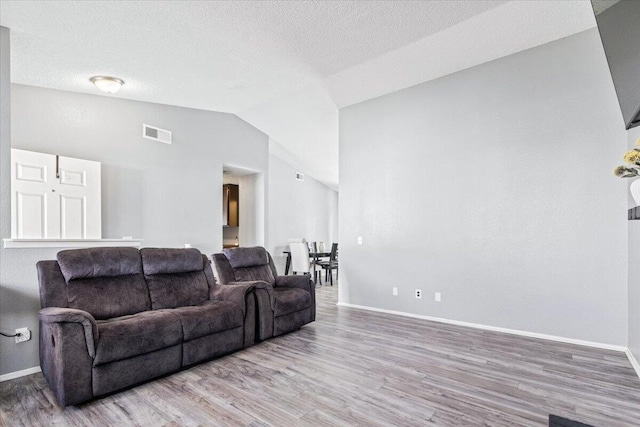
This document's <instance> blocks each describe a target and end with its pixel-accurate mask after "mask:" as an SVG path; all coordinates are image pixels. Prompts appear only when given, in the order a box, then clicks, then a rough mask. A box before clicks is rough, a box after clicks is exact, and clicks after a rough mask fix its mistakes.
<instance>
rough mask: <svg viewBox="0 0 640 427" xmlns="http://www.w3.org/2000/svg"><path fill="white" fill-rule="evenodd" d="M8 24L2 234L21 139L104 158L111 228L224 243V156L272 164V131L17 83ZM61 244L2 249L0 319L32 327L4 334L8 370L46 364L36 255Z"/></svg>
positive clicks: (33, 146) (154, 242)
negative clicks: (17, 335) (156, 136)
mask: <svg viewBox="0 0 640 427" xmlns="http://www.w3.org/2000/svg"><path fill="white" fill-rule="evenodd" d="M7 33H8V31H5V29H3V30H2V49H1V54H2V70H3V72H2V86H1V87H2V96H1V97H0V98H1V100H2V101H1V102H2V104H1V105H2V134H1V137H2V139H1V150H2V151H1V155H0V158H1V162H2V164H1V169H0V173H1V175H2V176H1V178H2V179H1V184H2V189H1V190H2V194H1V195H2V202H1V206H0V210H1V214H2V217H1V224H0V226H1V231H2V238H8V237H10V217H9V216H10V173H9V152H10V151H9V150H10V147H11V140H13V147H15V148H21V149H25V150H32V151H41V152H46V153H52V154H59V155H64V156H70V157H77V158H82V159H89V160H96V161H100V162H102V197H103V200H102V225H103V234H102V236H103V238H122V237H123V236H133V237H134V238H142V239H144V242H143V246H147V247H149V246H155V247H182V246H183V245H184V243H190V244H191V245H192V246H193V247H196V248H198V249H200V250H201V251H202V252H203V253H205V254H207V255H210V254H212V253H214V252H218V251H219V250H220V249H221V248H222V227H221V224H222V176H223V175H222V164H223V163H226V164H234V165H238V166H243V167H246V168H249V169H252V170H255V171H262V172H264V173H267V168H268V167H269V158H268V149H269V145H268V137H267V136H266V135H265V134H263V133H262V132H260V131H258V130H257V129H255V128H254V127H252V126H250V125H249V124H247V123H246V122H244V121H243V120H241V119H239V118H238V117H236V116H234V115H231V114H225V113H217V112H210V111H202V110H195V109H188V108H181V107H173V106H167V105H160V104H151V103H145V102H138V101H129V100H124V99H118V98H113V97H107V96H98V95H96V96H94V95H86V94H78V93H71V92H63V91H56V90H50V89H42V88H36V87H30V86H21V85H12V86H11V88H10V87H9V80H8V73H7V71H8V42H7V41H6V39H5V37H6V38H8V34H7ZM9 90H11V116H10V112H9V96H8V94H9ZM123 90H124V89H123ZM10 117H11V118H10ZM9 121H11V136H10V133H9ZM143 123H147V124H150V125H154V126H157V127H160V128H163V129H168V130H171V131H172V132H173V144H172V145H166V144H162V143H158V142H154V141H151V140H147V139H143V138H142V124H143ZM57 251H58V250H56V249H2V250H0V256H1V258H0V262H1V267H2V269H1V272H0V281H1V285H0V292H1V294H0V304H1V305H0V309H1V310H0V326H1V327H2V330H3V331H7V332H11V331H13V330H15V328H18V327H23V326H27V327H29V328H30V329H31V330H32V331H33V335H32V339H31V341H29V342H26V343H23V344H15V343H14V342H13V340H12V339H9V338H2V339H1V340H0V354H1V355H2V357H1V358H0V374H6V373H10V372H15V371H19V370H22V369H26V368H31V367H34V366H38V365H39V361H38V335H37V331H38V323H37V312H38V310H39V308H40V303H39V296H38V282H37V276H36V270H35V264H36V262H37V261H39V260H41V259H54V258H55V254H56V253H57Z"/></svg>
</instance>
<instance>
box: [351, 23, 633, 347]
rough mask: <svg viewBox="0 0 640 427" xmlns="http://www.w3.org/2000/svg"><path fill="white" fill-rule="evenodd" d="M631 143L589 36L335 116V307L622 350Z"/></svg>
mask: <svg viewBox="0 0 640 427" xmlns="http://www.w3.org/2000/svg"><path fill="white" fill-rule="evenodd" d="M434 60H437V59H434ZM625 147H626V132H625V131H624V126H623V123H622V117H621V114H620V110H619V107H618V104H617V100H616V95H615V92H614V88H613V84H612V82H611V76H610V74H609V70H608V67H607V63H606V60H605V56H604V53H603V50H602V45H601V43H600V40H599V37H598V32H597V30H596V29H593V30H589V31H586V32H584V33H580V34H577V35H575V36H572V37H568V38H566V39H562V40H559V41H556V42H553V43H549V44H547V45H543V46H540V47H537V48H534V49H531V50H528V51H525V52H521V53H518V54H515V55H512V56H509V57H506V58H503V59H500V60H496V61H493V62H490V63H487V64H483V65H480V66H477V67H474V68H471V69H468V70H464V71H461V72H459V73H456V74H453V75H449V76H446V77H443V78H440V79H438V80H435V81H431V82H427V83H424V84H421V85H418V86H415V87H412V88H408V89H406V90H402V91H399V92H396V93H393V94H390V95H386V96H383V97H380V98H377V99H374V100H370V101H366V102H363V103H360V104H357V105H354V106H351V107H348V108H344V109H342V110H341V111H340V206H339V209H340V214H339V218H340V246H341V251H340V262H341V265H340V278H341V286H340V289H339V292H340V295H339V299H340V302H341V303H350V304H357V305H364V306H371V307H378V308H384V309H390V310H397V311H402V312H407V313H413V314H419V315H426V316H434V317H439V318H445V319H452V320H458V321H466V322H472V323H477V324H483V325H490V326H496V327H503V328H510V329H516V330H522V331H530V332H536V333H542V334H549V335H555V336H560V337H568V338H573V339H578V340H586V341H593V342H599V343H607V344H613V345H626V343H627V326H628V325H627V320H628V316H627V311H628V307H627V260H628V249H627V238H628V230H627V221H626V212H627V195H626V193H625V191H626V186H624V185H620V182H619V180H618V179H617V178H615V177H613V175H612V173H611V171H612V168H613V167H614V166H615V165H617V164H618V163H619V161H620V155H621V153H622V152H624V150H625ZM358 236H362V237H363V239H364V240H363V245H362V246H359V245H357V243H356V242H357V237H358ZM392 286H397V287H399V291H400V295H399V296H398V297H392V296H391V288H392ZM415 288H421V289H422V290H423V292H424V297H423V299H421V300H417V299H415V298H414V296H413V290H414V289H415ZM434 292H442V302H441V303H436V302H434V298H433V295H434Z"/></svg>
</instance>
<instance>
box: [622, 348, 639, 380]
mask: <svg viewBox="0 0 640 427" xmlns="http://www.w3.org/2000/svg"><path fill="white" fill-rule="evenodd" d="M624 352H625V353H627V358H628V359H629V362H631V366H633V369H635V371H636V374H637V375H638V378H640V363H638V360H637V359H636V358H635V356H634V355H633V353H631V350H629V349H626V350H625V351H624Z"/></svg>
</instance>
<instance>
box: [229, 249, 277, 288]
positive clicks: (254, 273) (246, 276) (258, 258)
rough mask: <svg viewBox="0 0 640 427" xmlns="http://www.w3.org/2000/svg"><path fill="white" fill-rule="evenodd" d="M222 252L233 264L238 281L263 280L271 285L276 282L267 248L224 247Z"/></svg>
mask: <svg viewBox="0 0 640 427" xmlns="http://www.w3.org/2000/svg"><path fill="white" fill-rule="evenodd" d="M222 253H223V254H224V255H225V257H226V258H227V260H228V261H229V264H230V265H231V268H232V270H233V275H234V277H235V281H236V282H248V281H253V280H262V281H264V282H267V283H269V284H270V285H271V286H273V285H274V284H275V282H276V279H275V276H274V274H273V271H272V268H271V265H270V263H269V253H268V252H267V250H266V249H265V248H263V247H261V246H256V247H253V248H232V249H224V250H223V251H222Z"/></svg>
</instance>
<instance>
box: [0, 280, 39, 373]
mask: <svg viewBox="0 0 640 427" xmlns="http://www.w3.org/2000/svg"><path fill="white" fill-rule="evenodd" d="M39 310H40V297H39V295H37V294H36V295H34V294H33V293H31V294H28V293H26V292H23V291H20V290H16V289H10V288H7V287H6V286H5V285H4V284H2V285H0V313H1V315H0V330H2V332H4V333H9V334H13V333H14V332H15V330H16V329H17V328H23V327H27V328H29V329H30V330H31V340H29V341H26V342H23V343H19V344H17V343H16V342H15V340H14V338H9V337H0V354H1V355H2V357H1V358H0V374H7V373H9V372H14V371H18V370H20V369H26V368H31V367H34V366H38V365H39V363H38V340H39V338H38V334H39V332H40V331H39V327H38V316H37V313H38V311H39Z"/></svg>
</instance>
